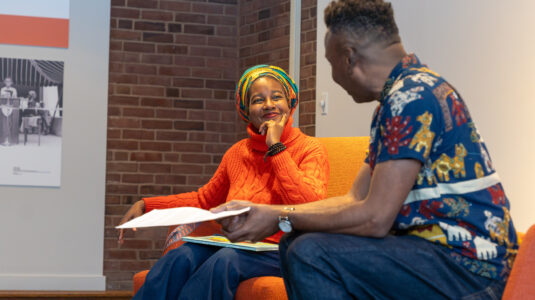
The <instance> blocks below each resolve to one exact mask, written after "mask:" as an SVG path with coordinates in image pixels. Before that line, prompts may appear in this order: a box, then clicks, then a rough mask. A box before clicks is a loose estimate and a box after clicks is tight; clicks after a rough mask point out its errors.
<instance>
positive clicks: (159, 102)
mask: <svg viewBox="0 0 535 300" xmlns="http://www.w3.org/2000/svg"><path fill="white" fill-rule="evenodd" d="M141 105H143V106H158V107H172V106H173V101H172V100H170V99H165V98H142V99H141Z"/></svg>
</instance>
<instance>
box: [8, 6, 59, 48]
mask: <svg viewBox="0 0 535 300" xmlns="http://www.w3.org/2000/svg"><path fill="white" fill-rule="evenodd" d="M0 28H2V32H1V33H0V43H1V44H15V45H30V46H45V47H59V48H68V47H69V19H56V18H40V17H25V16H13V15H2V14H0Z"/></svg>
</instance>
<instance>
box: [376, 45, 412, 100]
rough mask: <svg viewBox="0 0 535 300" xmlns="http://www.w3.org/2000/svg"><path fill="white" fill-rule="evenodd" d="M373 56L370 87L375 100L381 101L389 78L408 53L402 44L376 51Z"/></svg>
mask: <svg viewBox="0 0 535 300" xmlns="http://www.w3.org/2000/svg"><path fill="white" fill-rule="evenodd" d="M371 55H372V61H373V63H374V66H373V68H374V70H373V79H372V80H371V85H370V87H371V92H372V93H373V95H374V97H375V99H379V98H380V96H381V92H382V91H383V87H384V85H385V82H386V81H387V80H388V76H390V73H391V72H392V70H393V69H394V67H395V66H396V65H397V64H398V63H399V62H400V61H401V59H402V58H403V57H404V56H406V55H407V53H406V52H405V49H404V48H403V45H402V44H401V43H395V44H392V45H389V46H387V47H385V48H381V49H375V51H373V54H371Z"/></svg>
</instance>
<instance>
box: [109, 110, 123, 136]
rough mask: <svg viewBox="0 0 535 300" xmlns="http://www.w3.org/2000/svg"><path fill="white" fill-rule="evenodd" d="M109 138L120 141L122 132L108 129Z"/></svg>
mask: <svg viewBox="0 0 535 300" xmlns="http://www.w3.org/2000/svg"><path fill="white" fill-rule="evenodd" d="M108 112H109V108H108ZM107 138H108V139H119V138H121V130H119V129H108V130H107Z"/></svg>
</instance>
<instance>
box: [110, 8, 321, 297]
mask: <svg viewBox="0 0 535 300" xmlns="http://www.w3.org/2000/svg"><path fill="white" fill-rule="evenodd" d="M315 2H316V1H315V0H313V1H307V0H305V1H303V11H302V15H303V22H302V27H303V36H302V49H303V54H302V57H301V74H302V79H301V82H300V84H301V86H302V87H301V89H302V91H303V92H302V94H301V97H302V102H301V125H303V129H304V130H305V132H307V133H309V134H310V133H312V134H313V132H314V127H313V126H314V118H311V117H310V115H312V114H313V113H314V105H310V103H311V102H312V101H313V99H314V94H315V92H314V86H315V46H314V47H312V46H311V45H312V44H315V25H316V24H315V6H316V4H315ZM289 10H290V6H289V1H288V0H274V1H265V0H261V1H259V0H249V1H248V0H240V1H238V0H205V1H198V0H197V1H187V0H173V1H166V0H112V9H111V37H110V70H109V71H110V74H109V75H110V82H109V99H108V103H109V105H108V151H107V179H106V181H107V182H106V183H107V187H106V224H105V243H104V247H105V249H104V275H105V276H106V277H107V289H109V290H120V289H123V290H124V289H131V286H132V282H131V279H132V276H133V274H134V273H135V272H137V271H140V270H143V269H148V268H150V267H151V266H152V265H153V264H154V262H155V261H156V260H157V259H158V258H159V257H160V255H161V250H162V245H163V243H164V239H165V234H166V229H143V230H139V231H137V232H136V233H134V232H131V231H129V232H128V233H127V239H126V241H125V243H124V244H123V245H122V246H119V245H118V244H117V232H116V230H115V229H114V228H113V227H114V226H115V225H117V224H118V223H119V220H120V219H121V217H122V216H123V214H124V213H125V212H126V211H127V210H128V208H129V207H130V205H131V204H132V203H134V202H136V201H137V200H139V199H141V198H142V197H146V196H153V195H165V194H173V193H181V192H188V191H191V190H195V189H197V188H198V187H199V186H201V185H203V184H204V183H206V182H207V181H208V180H209V178H210V177H211V175H212V174H213V173H214V171H215V170H216V168H217V165H218V163H219V161H220V159H221V157H222V154H223V153H224V152H225V151H226V149H228V147H230V146H231V145H232V144H233V143H234V142H235V141H236V140H237V139H238V138H240V137H242V136H243V132H244V131H243V128H244V126H243V122H241V121H239V120H238V119H237V114H236V112H235V106H234V100H233V98H234V95H233V93H234V85H235V83H236V81H237V79H238V77H239V76H240V75H241V72H242V71H243V70H244V69H246V68H247V67H249V66H252V65H254V64H258V63H270V64H276V65H279V66H281V67H283V68H284V69H286V70H287V69H288V51H289V50H288V47H289V36H288V35H289ZM305 29H306V30H305ZM311 32H314V33H313V34H312V33H311ZM312 37H313V38H314V41H313V40H312Z"/></svg>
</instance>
